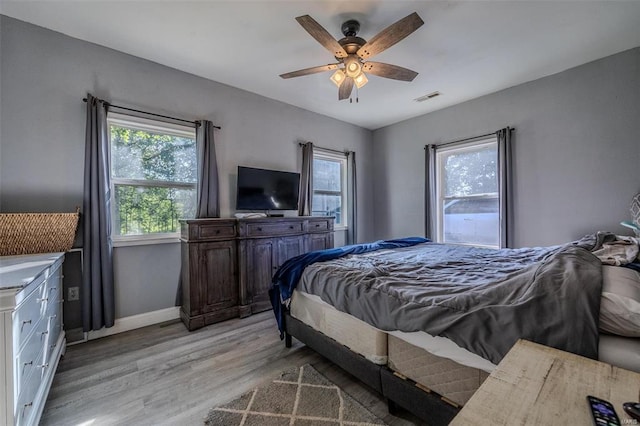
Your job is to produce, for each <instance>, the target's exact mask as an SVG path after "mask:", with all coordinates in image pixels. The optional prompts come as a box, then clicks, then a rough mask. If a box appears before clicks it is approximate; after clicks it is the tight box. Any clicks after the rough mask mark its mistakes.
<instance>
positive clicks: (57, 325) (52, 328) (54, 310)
mask: <svg viewBox="0 0 640 426" xmlns="http://www.w3.org/2000/svg"><path fill="white" fill-rule="evenodd" d="M61 303H62V302H60V301H59V300H58V302H56V303H55V304H51V305H50V306H49V308H50V309H49V312H47V317H46V318H45V319H44V322H46V323H47V325H48V331H49V333H48V334H47V343H46V357H45V361H47V362H48V361H49V360H50V359H51V352H53V349H54V348H55V347H56V344H57V343H58V337H60V331H61V330H62V317H61V315H62V310H61Z"/></svg>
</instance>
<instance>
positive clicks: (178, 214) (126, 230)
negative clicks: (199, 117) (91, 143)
mask: <svg viewBox="0 0 640 426" xmlns="http://www.w3.org/2000/svg"><path fill="white" fill-rule="evenodd" d="M107 122H108V125H109V146H110V155H111V161H110V164H111V197H112V198H111V205H112V221H113V224H112V225H113V226H112V237H113V239H114V241H127V240H132V239H135V240H140V239H148V240H153V239H158V238H163V237H176V236H177V235H178V232H179V230H180V223H179V219H183V218H193V217H194V216H195V210H196V180H197V162H196V161H197V160H196V140H195V138H196V135H195V129H194V128H192V127H187V126H181V125H176V124H170V123H166V122H162V121H157V120H150V119H145V118H139V117H133V116H127V115H121V114H113V113H110V114H109V116H108V119H107Z"/></svg>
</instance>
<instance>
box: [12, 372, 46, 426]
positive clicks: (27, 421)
mask: <svg viewBox="0 0 640 426" xmlns="http://www.w3.org/2000/svg"><path fill="white" fill-rule="evenodd" d="M35 370H41V369H40V368H36V369H35ZM35 370H34V371H32V373H33V374H30V375H28V376H24V377H25V379H26V381H25V382H24V383H23V386H22V389H21V392H20V393H19V394H18V399H17V400H16V404H15V405H14V407H15V408H14V424H15V425H19V426H20V425H32V424H33V423H34V416H35V415H36V412H35V411H36V410H37V408H38V407H37V402H36V396H37V394H38V388H39V387H40V383H41V382H42V376H41V372H40V371H35Z"/></svg>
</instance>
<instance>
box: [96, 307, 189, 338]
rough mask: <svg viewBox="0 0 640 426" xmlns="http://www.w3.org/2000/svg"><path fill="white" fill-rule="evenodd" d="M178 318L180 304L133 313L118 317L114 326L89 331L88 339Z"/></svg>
mask: <svg viewBox="0 0 640 426" xmlns="http://www.w3.org/2000/svg"><path fill="white" fill-rule="evenodd" d="M178 318H180V307H179V306H173V307H171V308H165V309H160V310H157V311H152V312H145V313H144V314H138V315H132V316H130V317H124V318H118V319H116V321H115V324H114V325H113V327H109V328H102V329H100V330H95V331H90V332H89V333H88V336H87V340H93V339H99V338H101V337H106V336H111V335H113V334H118V333H123V332H125V331H129V330H135V329H136V328H142V327H146V326H148V325H153V324H158V323H161V322H165V321H171V320H174V319H178Z"/></svg>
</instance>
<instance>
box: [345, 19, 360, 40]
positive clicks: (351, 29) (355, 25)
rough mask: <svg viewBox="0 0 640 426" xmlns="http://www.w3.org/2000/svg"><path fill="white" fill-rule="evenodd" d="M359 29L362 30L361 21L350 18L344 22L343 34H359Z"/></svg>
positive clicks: (350, 35)
mask: <svg viewBox="0 0 640 426" xmlns="http://www.w3.org/2000/svg"><path fill="white" fill-rule="evenodd" d="M358 31H360V22H358V21H356V20H355V19H349V20H348V21H346V22H343V24H342V34H344V36H345V37H353V36H355V35H356V34H358Z"/></svg>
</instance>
